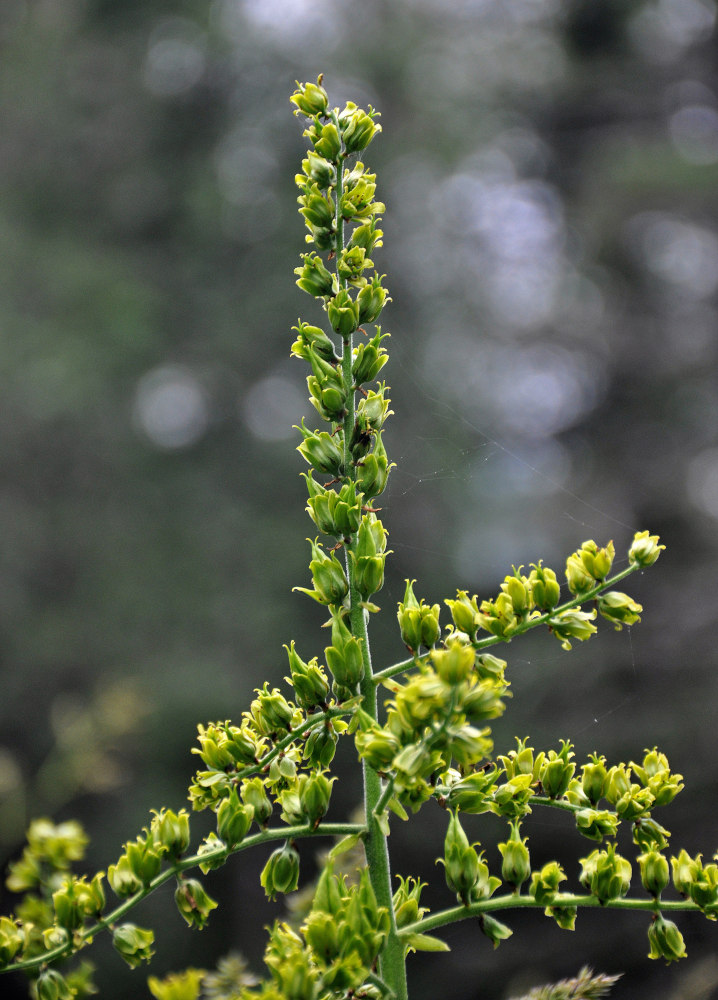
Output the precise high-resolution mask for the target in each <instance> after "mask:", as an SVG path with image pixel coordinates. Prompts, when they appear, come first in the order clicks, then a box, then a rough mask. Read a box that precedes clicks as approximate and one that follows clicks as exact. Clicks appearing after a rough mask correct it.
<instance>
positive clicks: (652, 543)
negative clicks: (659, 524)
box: [628, 531, 665, 566]
mask: <svg viewBox="0 0 718 1000" xmlns="http://www.w3.org/2000/svg"><path fill="white" fill-rule="evenodd" d="M663 549H665V545H659V544H658V535H649V534H648V532H647V531H637V532H636V534H635V535H634V536H633V542H632V543H631V547H630V549H629V550H628V561H629V563H630V564H631V565H632V566H652V565H653V564H654V562H655V561H656V559H658V557H659V555H660V554H661V552H662V551H663Z"/></svg>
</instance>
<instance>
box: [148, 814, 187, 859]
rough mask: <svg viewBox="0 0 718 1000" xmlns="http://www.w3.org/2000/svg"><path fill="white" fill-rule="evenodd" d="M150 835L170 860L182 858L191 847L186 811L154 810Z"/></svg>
mask: <svg viewBox="0 0 718 1000" xmlns="http://www.w3.org/2000/svg"><path fill="white" fill-rule="evenodd" d="M153 812H154V816H153V818H152V822H151V823H150V833H151V834H152V838H153V840H154V841H155V843H156V844H157V845H158V846H159V847H161V848H163V849H164V850H165V852H166V853H167V854H168V855H169V857H170V858H173V859H175V860H176V859H177V858H180V857H181V856H182V855H183V854H184V852H185V851H186V850H187V848H188V847H189V839H190V837H189V816H188V815H187V811H186V810H185V809H180V811H179V813H175V812H172V810H171V809H161V810H160V811H159V812H157V811H156V810H153Z"/></svg>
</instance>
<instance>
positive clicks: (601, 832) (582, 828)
mask: <svg viewBox="0 0 718 1000" xmlns="http://www.w3.org/2000/svg"><path fill="white" fill-rule="evenodd" d="M574 818H575V820H576V829H577V830H578V832H579V833H581V834H583V836H584V837H588V839H589V840H597V841H598V842H599V843H600V842H601V841H602V840H603V839H604V838H605V837H615V836H616V832H617V831H618V816H616V814H615V813H612V812H610V811H609V810H607V809H603V810H601V809H579V810H577V812H576V813H575V814H574Z"/></svg>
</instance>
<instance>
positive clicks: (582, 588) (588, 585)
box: [566, 549, 596, 594]
mask: <svg viewBox="0 0 718 1000" xmlns="http://www.w3.org/2000/svg"><path fill="white" fill-rule="evenodd" d="M566 582H567V583H568V589H569V590H570V591H571V593H572V594H585V593H587V592H588V591H589V590H592V589H593V588H594V587H595V586H596V581H595V580H594V578H593V577H592V576H591V574H590V573H589V572H588V570H587V569H586V567H585V566H584V564H583V559H582V558H581V551H580V549H579V551H578V552H574V553H572V554H571V555H570V556H569V557H568V559H567V560H566Z"/></svg>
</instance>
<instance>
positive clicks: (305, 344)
mask: <svg viewBox="0 0 718 1000" xmlns="http://www.w3.org/2000/svg"><path fill="white" fill-rule="evenodd" d="M297 323H298V324H299V325H298V326H293V327H292V329H293V330H296V331H297V339H296V340H295V341H294V343H293V344H292V352H291V353H292V355H293V356H294V357H295V358H301V360H302V361H307V362H308V363H309V364H311V361H312V356H314V357H318V358H322V360H324V361H326V362H328V363H329V364H335V363H336V362H337V360H338V358H337V356H336V352H335V350H334V344H333V343H332V341H331V340H330V338H329V337H328V336H327V335H326V333H325V332H324V330H321V329H320V328H319V327H318V326H310V325H309V324H308V323H303V322H302V321H301V320H297Z"/></svg>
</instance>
